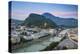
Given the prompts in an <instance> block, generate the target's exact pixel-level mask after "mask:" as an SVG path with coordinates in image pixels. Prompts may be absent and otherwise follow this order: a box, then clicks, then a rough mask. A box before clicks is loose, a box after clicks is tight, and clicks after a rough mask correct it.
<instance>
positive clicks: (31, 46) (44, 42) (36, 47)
mask: <svg viewBox="0 0 80 54" xmlns="http://www.w3.org/2000/svg"><path fill="white" fill-rule="evenodd" d="M66 31H67V30H64V31H62V33H63V32H66ZM62 38H63V37H58V36H46V37H43V38H40V39H36V40H32V41H30V42H27V43H24V44H25V45H26V46H25V47H20V48H17V49H15V50H13V51H12V52H38V51H40V50H43V49H45V48H46V47H47V46H49V45H50V44H51V43H52V42H59V41H60V40H61V39H62ZM66 42H67V44H68V43H69V44H70V43H71V41H69V40H66V39H65V40H64V41H62V42H60V43H59V45H58V46H61V45H63V44H65V43H66ZM24 44H23V45H24ZM71 46H72V44H71Z"/></svg>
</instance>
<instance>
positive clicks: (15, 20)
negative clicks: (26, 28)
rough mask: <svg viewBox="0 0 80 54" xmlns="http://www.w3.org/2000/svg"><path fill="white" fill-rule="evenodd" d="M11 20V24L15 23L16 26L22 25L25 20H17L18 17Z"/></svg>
mask: <svg viewBox="0 0 80 54" xmlns="http://www.w3.org/2000/svg"><path fill="white" fill-rule="evenodd" d="M9 20H10V21H11V24H15V26H18V25H20V24H21V23H22V22H23V21H22V20H17V19H12V18H11V19H9Z"/></svg>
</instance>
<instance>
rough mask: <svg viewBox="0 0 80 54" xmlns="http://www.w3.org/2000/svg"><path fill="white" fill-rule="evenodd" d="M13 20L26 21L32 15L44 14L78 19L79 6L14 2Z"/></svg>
mask: <svg viewBox="0 0 80 54" xmlns="http://www.w3.org/2000/svg"><path fill="white" fill-rule="evenodd" d="M11 8H12V12H11V16H12V17H11V18H14V19H19V20H24V19H25V18H27V17H28V16H29V14H31V13H36V14H43V13H46V12H48V13H51V14H52V15H55V16H57V17H62V18H76V19H77V11H78V6H77V5H65V4H50V3H32V2H18V1H13V2H12V6H11Z"/></svg>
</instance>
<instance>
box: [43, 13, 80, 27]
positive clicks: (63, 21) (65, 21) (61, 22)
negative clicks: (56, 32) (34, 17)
mask: <svg viewBox="0 0 80 54" xmlns="http://www.w3.org/2000/svg"><path fill="white" fill-rule="evenodd" d="M42 15H43V16H45V17H46V18H47V19H51V20H52V21H53V22H55V23H56V24H57V25H58V26H63V27H77V26H78V20H77V19H74V18H60V17H56V16H54V15H52V14H50V13H44V14H42Z"/></svg>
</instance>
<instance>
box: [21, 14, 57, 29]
mask: <svg viewBox="0 0 80 54" xmlns="http://www.w3.org/2000/svg"><path fill="white" fill-rule="evenodd" d="M22 25H26V26H28V27H32V26H33V27H35V26H37V27H41V28H49V27H50V28H54V27H56V26H57V25H56V24H55V23H54V22H53V21H52V20H50V19H47V18H46V17H44V16H42V15H39V14H34V13H31V14H30V15H29V17H28V18H26V19H25V20H24V22H23V23H22Z"/></svg>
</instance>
